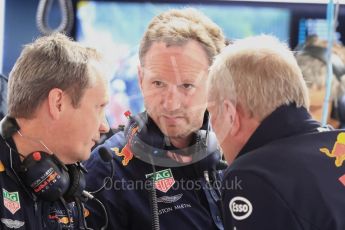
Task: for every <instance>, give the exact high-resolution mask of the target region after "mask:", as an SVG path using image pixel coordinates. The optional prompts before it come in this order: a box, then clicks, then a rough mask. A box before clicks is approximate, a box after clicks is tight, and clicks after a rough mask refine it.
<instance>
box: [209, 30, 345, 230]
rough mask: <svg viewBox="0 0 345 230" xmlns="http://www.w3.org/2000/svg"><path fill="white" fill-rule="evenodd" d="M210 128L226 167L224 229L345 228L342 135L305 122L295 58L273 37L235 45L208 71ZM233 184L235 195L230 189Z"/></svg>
mask: <svg viewBox="0 0 345 230" xmlns="http://www.w3.org/2000/svg"><path fill="white" fill-rule="evenodd" d="M209 79H210V81H211V83H210V85H211V87H210V88H211V90H210V91H209V92H210V94H209V106H208V109H209V111H210V114H211V123H212V125H213V126H212V127H213V128H214V131H215V133H216V135H217V139H218V141H219V142H220V145H221V147H222V150H223V152H224V156H225V159H226V160H227V162H228V163H229V168H228V169H227V170H226V172H225V174H224V180H223V184H222V206H223V214H224V225H225V228H226V229H238V230H241V229H265V230H276V229H280V230H285V229H286V230H307V229H308V230H309V229H323V230H342V229H345V219H344V218H343V216H344V215H343V214H344V213H345V199H344V196H345V163H344V160H345V152H344V148H345V132H344V131H343V130H329V129H327V128H326V127H321V126H320V123H319V122H317V121H315V120H313V119H311V116H310V114H309V113H308V106H309V98H308V90H307V86H306V84H305V81H304V79H303V76H302V72H301V70H300V69H299V67H298V65H297V62H296V59H295V57H294V55H293V53H292V52H291V51H290V50H289V49H288V47H287V45H286V44H284V43H281V42H280V41H278V39H276V38H275V37H272V36H267V35H262V36H256V37H249V38H245V39H243V40H239V41H236V42H235V43H234V44H232V45H230V46H229V47H227V48H226V49H224V50H223V52H222V53H221V54H220V55H219V56H218V57H217V58H216V59H215V61H214V63H213V65H212V67H211V68H210V75H209ZM234 180H240V181H241V189H234V188H229V187H228V185H229V184H231V183H232V182H233V181H234Z"/></svg>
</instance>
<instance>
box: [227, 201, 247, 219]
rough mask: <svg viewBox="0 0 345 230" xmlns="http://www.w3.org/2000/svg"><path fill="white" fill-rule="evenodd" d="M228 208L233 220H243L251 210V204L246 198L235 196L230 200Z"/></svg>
mask: <svg viewBox="0 0 345 230" xmlns="http://www.w3.org/2000/svg"><path fill="white" fill-rule="evenodd" d="M229 208H230V212H231V215H232V217H233V218H234V219H235V220H244V219H246V218H248V217H249V216H250V214H252V212H253V206H252V204H251V203H250V201H249V200H248V199H247V198H244V197H242V196H236V197H234V198H232V199H231V200H230V203H229Z"/></svg>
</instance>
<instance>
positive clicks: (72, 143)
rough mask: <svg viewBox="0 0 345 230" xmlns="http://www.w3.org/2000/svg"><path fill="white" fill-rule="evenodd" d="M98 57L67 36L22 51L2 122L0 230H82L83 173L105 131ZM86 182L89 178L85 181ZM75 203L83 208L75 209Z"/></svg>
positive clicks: (105, 96) (104, 87)
mask: <svg viewBox="0 0 345 230" xmlns="http://www.w3.org/2000/svg"><path fill="white" fill-rule="evenodd" d="M107 101H108V94H107V80H106V77H105V72H104V65H103V60H102V57H101V55H100V54H99V53H98V52H97V51H95V50H93V49H90V48H86V47H82V46H81V45H79V44H78V43H76V42H74V41H71V40H70V39H69V38H67V37H66V36H65V35H62V34H53V35H51V36H46V37H41V38H38V39H37V40H36V41H34V42H33V43H31V44H28V45H26V46H25V47H24V49H23V51H22V52H21V55H20V57H19V58H18V60H17V61H16V63H15V65H14V67H13V69H12V71H11V73H10V76H9V84H8V115H7V116H6V117H5V118H4V119H3V120H2V121H1V137H0V153H1V154H0V185H1V186H0V187H1V196H0V199H1V201H0V226H1V227H0V228H1V229H32V230H39V229H81V228H84V227H85V226H84V225H85V220H84V214H83V208H82V205H80V202H73V201H77V200H78V199H81V193H82V190H83V189H84V187H85V185H84V183H85V181H83V173H84V171H83V168H82V165H81V164H76V162H79V161H83V160H86V159H88V158H89V155H90V151H91V148H92V146H93V145H94V144H95V143H96V142H97V141H98V139H99V138H100V134H101V133H104V132H107V131H108V129H109V128H108V125H107V123H105V122H104V121H105V119H104V118H105V117H104V107H105V105H106V104H107ZM84 180H85V179H84ZM77 203H78V204H77Z"/></svg>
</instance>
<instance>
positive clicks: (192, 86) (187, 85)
mask: <svg viewBox="0 0 345 230" xmlns="http://www.w3.org/2000/svg"><path fill="white" fill-rule="evenodd" d="M182 87H183V88H184V89H192V88H194V85H193V84H188V83H186V84H182Z"/></svg>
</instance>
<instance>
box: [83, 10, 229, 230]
mask: <svg viewBox="0 0 345 230" xmlns="http://www.w3.org/2000/svg"><path fill="white" fill-rule="evenodd" d="M224 46H225V39H224V35H223V32H222V31H221V29H220V28H219V27H218V26H217V25H216V24H215V23H213V22H212V21H211V20H210V19H209V18H207V17H206V16H205V15H203V14H202V13H201V12H199V11H197V10H195V9H191V8H187V9H178V10H177V9H172V10H168V11H166V12H163V13H161V14H159V15H157V16H156V17H154V18H153V20H152V21H151V22H150V24H149V26H148V28H147V30H146V32H145V34H144V36H143V38H142V40H141V44H140V49H139V59H140V64H139V66H138V76H139V78H138V79H139V84H140V88H141V91H142V94H143V97H144V103H145V108H146V111H145V112H143V113H140V114H139V115H136V116H131V115H130V114H129V113H127V116H128V118H129V122H128V124H127V126H126V128H125V129H124V130H123V131H120V132H118V133H116V134H115V135H114V136H112V137H111V138H110V139H109V140H107V141H106V142H105V144H104V145H102V146H101V147H100V148H98V149H96V150H95V152H94V153H93V154H92V157H91V158H90V160H89V161H88V162H87V164H86V166H87V168H88V169H89V174H88V175H87V178H88V182H90V183H89V184H88V187H89V189H90V190H95V189H97V188H99V187H101V186H102V184H104V182H103V178H104V177H106V176H107V175H109V174H110V172H111V168H110V167H109V166H108V167H107V165H105V164H104V163H102V160H100V157H99V149H101V148H102V147H105V148H106V149H109V150H110V151H112V152H113V153H114V155H115V160H114V164H115V170H113V171H115V173H114V174H113V175H112V179H113V180H112V183H109V184H107V186H105V190H104V191H102V192H100V193H99V195H97V196H98V197H99V199H100V200H102V201H103V203H105V204H106V208H107V210H108V211H109V214H110V216H109V229H133V230H134V229H151V226H152V228H153V229H159V228H161V229H178V228H181V229H223V226H222V221H221V215H220V208H219V207H218V204H219V202H220V197H219V191H218V190H217V188H216V186H214V183H213V182H216V181H219V180H220V178H219V175H218V170H217V169H219V168H218V166H219V165H220V164H219V163H220V152H219V150H218V149H217V140H216V138H215V135H214V134H213V132H211V130H210V125H209V119H208V112H207V111H206V106H207V88H208V85H207V81H206V79H207V74H208V68H209V66H210V64H211V63H212V61H213V57H214V56H215V55H216V54H218V53H219V52H220V50H221V49H222V48H223V47H224ZM91 205H92V204H91V203H90V205H88V206H87V209H89V211H90V215H89V217H88V218H87V220H88V223H90V225H92V226H94V228H99V227H100V226H102V224H103V223H105V222H102V221H99V219H100V218H102V217H103V216H102V211H101V210H99V209H98V207H97V206H91Z"/></svg>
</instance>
